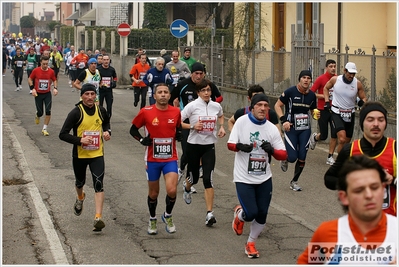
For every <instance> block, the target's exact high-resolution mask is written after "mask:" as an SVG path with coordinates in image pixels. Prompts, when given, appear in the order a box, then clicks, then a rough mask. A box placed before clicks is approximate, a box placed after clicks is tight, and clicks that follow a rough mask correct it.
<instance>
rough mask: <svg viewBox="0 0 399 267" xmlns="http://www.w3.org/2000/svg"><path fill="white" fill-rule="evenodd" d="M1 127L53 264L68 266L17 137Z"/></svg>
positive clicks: (9, 128) (6, 125)
mask: <svg viewBox="0 0 399 267" xmlns="http://www.w3.org/2000/svg"><path fill="white" fill-rule="evenodd" d="M3 127H5V128H6V129H5V130H6V131H8V132H9V133H10V138H11V143H12V147H13V148H14V149H15V151H16V153H18V156H19V158H18V159H17V160H18V161H19V166H20V167H21V170H22V172H23V177H24V180H25V181H27V182H28V184H27V188H28V190H29V193H30V195H31V197H32V201H33V203H34V205H35V208H36V211H37V213H38V217H39V220H40V223H41V225H42V228H43V231H44V233H45V234H46V236H47V240H48V242H49V249H50V251H51V254H52V255H53V259H54V261H55V264H61V265H69V262H68V259H67V257H66V254H65V251H64V249H63V248H62V245H61V241H60V239H59V238H58V235H57V232H56V231H55V228H54V224H53V222H52V220H51V218H50V215H49V212H48V210H47V208H46V205H45V204H44V203H43V200H42V198H41V196H40V192H39V189H38V188H37V186H36V184H35V181H34V179H33V175H32V173H31V171H30V169H29V166H28V163H27V161H26V158H25V156H24V153H23V151H22V148H21V145H20V143H19V142H18V139H17V137H16V136H15V135H14V133H13V131H12V129H11V127H10V125H9V124H8V123H3Z"/></svg>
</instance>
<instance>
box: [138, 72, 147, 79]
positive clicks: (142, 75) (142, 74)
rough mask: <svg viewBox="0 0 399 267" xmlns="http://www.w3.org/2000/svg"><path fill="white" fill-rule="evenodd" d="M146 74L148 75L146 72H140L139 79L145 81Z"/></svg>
mask: <svg viewBox="0 0 399 267" xmlns="http://www.w3.org/2000/svg"><path fill="white" fill-rule="evenodd" d="M145 74H146V73H145V72H140V75H139V79H140V80H143V79H144V76H145Z"/></svg>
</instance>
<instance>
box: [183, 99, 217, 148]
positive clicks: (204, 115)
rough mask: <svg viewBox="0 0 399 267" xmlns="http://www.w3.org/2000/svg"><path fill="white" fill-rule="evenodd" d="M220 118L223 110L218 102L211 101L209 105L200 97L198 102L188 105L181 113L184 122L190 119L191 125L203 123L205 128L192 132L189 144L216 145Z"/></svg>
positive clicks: (188, 139) (188, 140)
mask: <svg viewBox="0 0 399 267" xmlns="http://www.w3.org/2000/svg"><path fill="white" fill-rule="evenodd" d="M220 116H223V108H222V106H221V105H220V104H219V103H217V102H214V101H212V100H209V102H208V103H207V102H205V101H204V100H203V99H202V98H201V97H198V98H197V99H196V100H194V101H192V102H190V103H188V104H187V105H186V106H185V107H184V109H183V110H182V111H181V118H182V121H184V120H185V119H187V118H188V119H189V120H190V124H191V125H194V124H196V123H197V122H198V121H202V122H203V124H204V128H203V130H202V131H197V130H194V129H193V130H190V135H189V136H188V138H187V142H188V143H190V144H198V145H210V144H214V143H216V142H217V122H218V117H220Z"/></svg>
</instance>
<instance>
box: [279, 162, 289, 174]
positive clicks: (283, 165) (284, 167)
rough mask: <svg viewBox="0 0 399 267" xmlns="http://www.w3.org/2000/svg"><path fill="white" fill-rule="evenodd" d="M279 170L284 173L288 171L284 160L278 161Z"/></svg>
mask: <svg viewBox="0 0 399 267" xmlns="http://www.w3.org/2000/svg"><path fill="white" fill-rule="evenodd" d="M280 168H281V170H282V171H283V172H286V171H287V170H288V161H286V160H282V161H280Z"/></svg>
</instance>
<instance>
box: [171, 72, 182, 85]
mask: <svg viewBox="0 0 399 267" xmlns="http://www.w3.org/2000/svg"><path fill="white" fill-rule="evenodd" d="M179 78H180V74H178V73H177V74H172V79H173V84H177V83H178V82H179Z"/></svg>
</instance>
